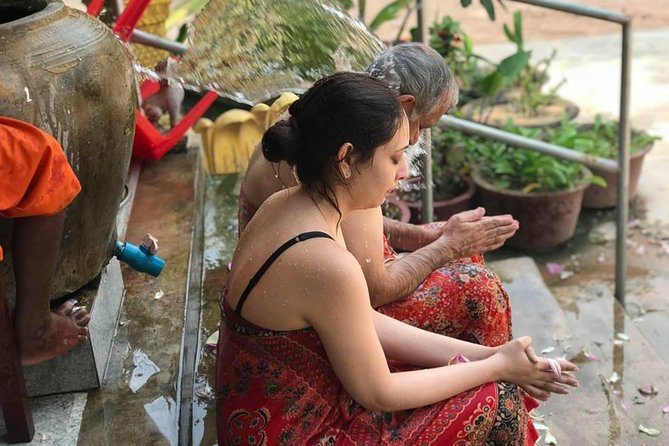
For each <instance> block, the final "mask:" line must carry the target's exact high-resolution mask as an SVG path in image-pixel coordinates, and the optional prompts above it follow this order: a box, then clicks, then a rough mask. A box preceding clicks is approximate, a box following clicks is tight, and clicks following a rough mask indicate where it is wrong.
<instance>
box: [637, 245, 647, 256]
mask: <svg viewBox="0 0 669 446" xmlns="http://www.w3.org/2000/svg"><path fill="white" fill-rule="evenodd" d="M634 254H636V255H638V256H642V255H645V254H646V247H645V246H643V245H639V246H638V247H637V248H636V249H635V250H634Z"/></svg>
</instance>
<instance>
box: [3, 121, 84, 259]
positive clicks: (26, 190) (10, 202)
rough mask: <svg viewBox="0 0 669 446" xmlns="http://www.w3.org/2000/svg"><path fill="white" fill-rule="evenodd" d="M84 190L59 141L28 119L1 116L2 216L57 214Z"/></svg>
mask: <svg viewBox="0 0 669 446" xmlns="http://www.w3.org/2000/svg"><path fill="white" fill-rule="evenodd" d="M80 190H81V185H80V184H79V180H78V179H77V177H76V175H75V174H74V172H73V171H72V168H71V167H70V165H69V164H68V162H67V158H66V157H65V153H64V152H63V149H62V147H61V146H60V144H59V143H58V141H56V140H55V139H54V138H53V137H52V136H51V135H49V134H47V133H45V132H43V131H42V130H40V129H38V128H37V127H35V126H33V125H31V124H28V123H27V122H23V121H19V120H16V119H12V118H8V117H3V116H0V217H8V218H17V217H31V216H36V215H53V214H57V213H58V212H60V211H62V210H63V209H65V207H66V206H67V205H68V204H70V202H71V201H72V200H73V199H74V197H76V196H77V194H78V193H79V191H80ZM0 261H2V247H0Z"/></svg>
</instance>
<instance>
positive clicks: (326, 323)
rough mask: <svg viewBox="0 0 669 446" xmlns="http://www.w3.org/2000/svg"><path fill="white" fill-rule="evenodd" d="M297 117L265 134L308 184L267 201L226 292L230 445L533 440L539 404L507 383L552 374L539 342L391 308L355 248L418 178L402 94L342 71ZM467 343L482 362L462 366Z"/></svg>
mask: <svg viewBox="0 0 669 446" xmlns="http://www.w3.org/2000/svg"><path fill="white" fill-rule="evenodd" d="M290 114H291V118H290V119H289V120H287V121H282V122H280V123H278V124H277V125H275V126H273V127H272V128H270V129H269V130H268V131H267V132H266V134H265V135H264V136H263V154H264V155H265V157H266V158H267V159H268V160H269V161H271V162H276V161H279V160H283V161H286V162H287V164H289V165H291V166H295V167H296V171H297V174H298V177H299V179H300V185H299V186H297V187H294V188H290V189H287V190H284V191H280V192H278V193H276V194H274V195H272V196H271V197H269V198H268V199H267V200H265V202H264V203H263V204H262V206H261V207H260V209H259V210H258V212H257V213H256V215H255V216H254V218H253V220H252V221H251V222H250V223H249V225H248V226H247V228H246V230H245V231H244V232H243V234H242V236H241V238H240V240H239V243H238V246H237V249H236V251H235V253H234V256H233V259H232V263H231V265H232V266H231V271H230V276H229V286H228V287H227V289H226V290H225V291H224V293H223V296H222V305H221V306H222V308H221V309H222V316H221V320H222V324H221V331H220V337H219V346H218V349H219V351H218V355H217V383H216V387H217V401H218V404H219V407H218V413H219V418H218V429H219V441H220V443H221V444H222V445H223V444H254V443H255V444H263V443H266V444H300V445H301V444H306V445H311V444H349V445H353V444H419V443H429V444H444V445H446V444H448V445H451V444H467V445H476V444H484V443H487V442H489V443H491V444H531V443H533V441H534V440H535V439H536V432H535V431H534V430H533V429H532V427H531V423H530V421H529V418H528V413H527V410H528V409H529V408H531V407H532V405H533V400H531V399H527V400H526V395H525V394H523V393H522V392H521V391H519V389H517V388H516V387H515V385H512V384H505V383H502V382H494V381H496V380H503V379H509V380H511V381H513V382H520V383H523V384H524V383H529V382H534V383H540V382H543V381H544V380H546V379H548V380H551V379H552V376H553V375H552V374H551V372H546V371H545V368H544V369H541V367H544V366H545V364H544V365H541V366H539V365H534V364H533V363H532V361H530V359H529V358H528V357H527V355H526V353H525V351H526V349H527V348H528V346H529V344H530V340H529V339H527V338H525V339H519V340H516V341H512V342H510V343H508V344H507V345H505V346H503V347H500V348H499V349H493V348H490V347H485V346H479V345H474V344H470V343H466V342H463V341H458V340H455V339H451V338H448V337H445V336H440V335H437V334H434V333H429V332H426V331H423V330H420V329H417V328H414V327H411V326H409V325H408V324H404V323H402V322H399V321H396V320H394V319H392V318H389V317H387V316H384V315H381V314H380V313H378V312H375V311H374V310H373V309H372V308H371V305H370V299H369V294H368V290H367V284H366V282H365V278H364V275H363V273H362V270H361V267H360V264H359V263H358V262H357V261H356V259H355V258H354V257H353V255H352V254H351V253H349V252H348V251H347V250H346V246H345V242H344V240H343V237H342V233H341V229H340V223H341V221H342V219H344V218H346V216H347V215H350V214H351V212H354V211H356V210H361V209H371V208H376V207H378V206H380V204H381V203H382V202H383V200H384V199H385V198H386V196H387V195H388V194H389V193H390V191H392V190H393V189H394V188H395V187H396V185H397V181H398V180H400V179H402V178H403V177H404V175H406V162H405V161H404V149H405V148H406V146H407V145H408V141H409V126H408V120H407V118H406V115H405V114H404V112H403V110H402V109H401V107H400V105H399V103H398V101H397V99H396V92H394V91H392V90H390V89H388V87H387V85H386V84H384V83H383V82H381V81H379V80H376V79H373V78H370V77H368V76H365V75H361V74H354V73H341V74H338V75H334V76H331V77H328V78H325V79H322V80H321V81H319V82H317V83H316V84H315V85H314V87H312V88H311V89H310V90H309V91H308V92H307V93H306V94H305V95H304V96H303V97H302V98H301V99H300V100H298V101H297V102H295V103H294V104H293V105H292V106H291V108H290ZM361 123H364V126H363V125H361ZM456 354H461V355H464V356H466V357H469V358H470V359H471V360H472V361H471V364H458V365H455V366H450V365H449V364H450V361H451V359H452V358H453V357H454V356H456ZM387 358H391V359H393V364H402V363H407V364H412V365H415V366H416V367H409V366H400V367H401V371H399V370H394V369H392V368H391V366H390V364H389V362H388V360H387ZM396 371H397V372H398V373H395V372H396Z"/></svg>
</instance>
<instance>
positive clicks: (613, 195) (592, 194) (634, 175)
mask: <svg viewBox="0 0 669 446" xmlns="http://www.w3.org/2000/svg"><path fill="white" fill-rule="evenodd" d="M579 130H592V125H591V124H586V125H583V126H580V127H579ZM652 148H653V143H649V144H646V145H645V146H643V147H641V149H639V150H638V151H637V152H636V153H633V154H631V155H630V182H629V199H630V200H631V199H633V198H634V197H636V194H637V185H638V184H639V177H640V176H641V168H642V167H643V160H644V158H645V157H646V154H647V153H648V152H650V149H652ZM616 151H617V150H616ZM592 173H593V174H594V175H597V176H600V177H602V178H604V180H605V181H606V187H602V186H598V185H596V184H592V185H590V187H588V188H587V189H586V190H585V195H584V196H583V207H584V208H586V209H606V208H612V207H615V206H616V205H617V204H618V174H617V173H612V172H606V171H604V170H601V169H597V168H592Z"/></svg>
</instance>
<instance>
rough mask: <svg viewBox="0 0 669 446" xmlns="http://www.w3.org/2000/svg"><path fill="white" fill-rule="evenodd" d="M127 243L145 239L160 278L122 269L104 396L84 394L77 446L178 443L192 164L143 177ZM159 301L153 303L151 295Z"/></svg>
mask: <svg viewBox="0 0 669 446" xmlns="http://www.w3.org/2000/svg"><path fill="white" fill-rule="evenodd" d="M136 194H137V195H136V197H135V202H134V206H133V212H132V215H131V218H130V222H129V225H128V230H127V240H129V241H131V242H138V241H141V239H142V238H143V236H144V234H145V233H147V232H150V233H151V234H153V235H154V236H156V237H158V239H159V240H160V242H161V243H160V252H159V255H160V256H161V257H163V258H164V259H165V262H166V266H165V269H164V271H163V273H162V274H161V275H160V277H158V278H152V277H150V276H147V275H144V274H140V273H137V272H135V271H133V270H131V269H129V268H127V267H124V268H123V271H122V272H123V280H124V282H125V286H126V295H125V299H124V303H123V309H122V313H121V316H120V319H119V327H118V332H117V335H116V339H115V341H114V345H113V352H112V358H111V360H110V364H109V369H108V370H107V377H106V381H105V383H104V386H103V388H102V389H100V390H97V391H92V392H90V393H89V396H88V401H87V405H86V409H85V411H84V415H83V420H82V426H81V432H80V435H79V442H78V444H80V445H82V446H83V445H92V444H96V445H117V444H146V445H148V444H151V445H163V444H164V445H176V444H177V443H178V437H177V435H178V428H177V426H178V416H179V414H178V409H177V401H178V397H177V395H178V394H177V390H176V389H177V388H178V373H179V367H180V355H181V339H182V330H183V313H184V296H185V288H186V275H187V271H188V259H189V254H190V237H191V236H192V232H193V213H194V210H193V194H194V190H193V158H192V157H191V156H190V155H176V156H170V157H167V158H165V159H163V160H161V162H160V163H155V164H146V165H145V166H144V170H143V171H142V173H141V178H140V182H139V186H138V188H137V192H136ZM161 294H162V296H161V297H160V298H159V299H156V296H157V295H158V296H160V295H161Z"/></svg>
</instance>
